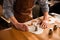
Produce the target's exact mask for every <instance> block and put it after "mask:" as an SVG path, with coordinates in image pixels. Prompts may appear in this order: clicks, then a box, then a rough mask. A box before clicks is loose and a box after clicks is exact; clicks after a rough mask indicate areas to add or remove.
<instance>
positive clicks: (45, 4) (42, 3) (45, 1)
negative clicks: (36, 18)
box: [38, 0, 49, 20]
mask: <svg viewBox="0 0 60 40" xmlns="http://www.w3.org/2000/svg"><path fill="white" fill-rule="evenodd" d="M38 2H39V5H40V7H41V8H42V12H43V14H44V15H43V20H48V13H49V7H48V0H39V1H38Z"/></svg>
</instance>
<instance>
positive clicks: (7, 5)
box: [3, 0, 27, 31]
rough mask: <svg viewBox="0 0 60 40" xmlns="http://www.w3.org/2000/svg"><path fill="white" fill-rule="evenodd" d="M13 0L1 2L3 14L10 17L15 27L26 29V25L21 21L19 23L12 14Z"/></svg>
mask: <svg viewBox="0 0 60 40" xmlns="http://www.w3.org/2000/svg"><path fill="white" fill-rule="evenodd" d="M14 1H15V0H4V2H3V9H4V10H3V15H4V16H5V17H6V18H8V19H10V21H11V22H12V23H13V24H14V26H15V27H16V28H17V29H21V30H22V31H25V30H27V27H26V26H25V25H24V24H23V23H19V22H18V21H17V20H16V18H15V17H14V14H13V3H14Z"/></svg>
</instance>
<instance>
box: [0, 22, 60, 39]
mask: <svg viewBox="0 0 60 40" xmlns="http://www.w3.org/2000/svg"><path fill="white" fill-rule="evenodd" d="M55 24H57V25H58V26H60V23H58V22H55V23H54V24H49V26H48V28H46V29H44V31H43V33H42V34H33V33H31V32H23V31H20V30H16V29H15V28H13V27H11V28H8V29H4V30H1V31H0V40H60V28H58V29H57V30H56V31H54V32H53V34H52V36H51V37H50V36H49V35H48V33H49V28H53V26H54V25H55Z"/></svg>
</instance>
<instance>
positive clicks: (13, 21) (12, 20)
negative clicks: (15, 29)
mask: <svg viewBox="0 0 60 40" xmlns="http://www.w3.org/2000/svg"><path fill="white" fill-rule="evenodd" d="M9 19H10V21H11V22H12V23H13V24H14V25H15V24H17V23H18V21H17V20H16V18H15V17H14V16H11V17H10V18H9Z"/></svg>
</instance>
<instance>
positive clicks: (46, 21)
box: [40, 20, 48, 29]
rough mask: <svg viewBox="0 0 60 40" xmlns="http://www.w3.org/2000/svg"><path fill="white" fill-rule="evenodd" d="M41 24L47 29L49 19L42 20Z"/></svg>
mask: <svg viewBox="0 0 60 40" xmlns="http://www.w3.org/2000/svg"><path fill="white" fill-rule="evenodd" d="M40 26H41V27H42V28H43V29H45V28H47V27H48V20H42V21H41V23H40Z"/></svg>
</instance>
